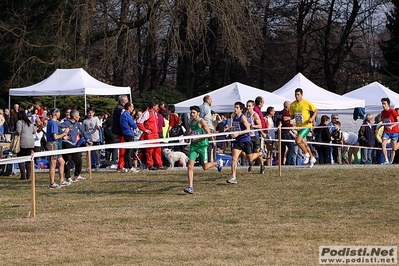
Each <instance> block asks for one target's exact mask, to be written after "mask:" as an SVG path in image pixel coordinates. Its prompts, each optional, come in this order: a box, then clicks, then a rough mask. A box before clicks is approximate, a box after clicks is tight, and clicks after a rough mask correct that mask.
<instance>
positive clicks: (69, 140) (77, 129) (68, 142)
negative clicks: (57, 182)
mask: <svg viewBox="0 0 399 266" xmlns="http://www.w3.org/2000/svg"><path fill="white" fill-rule="evenodd" d="M79 119H80V115H79V111H78V110H75V109H73V110H71V114H70V118H69V119H67V120H65V121H64V122H63V123H61V124H60V128H61V129H68V134H67V136H66V137H64V138H63V140H62V148H63V149H71V148H77V147H79V140H80V139H83V138H84V139H85V142H86V143H87V144H89V145H91V144H92V143H93V142H92V141H91V136H90V135H89V134H87V133H86V131H85V130H84V129H83V127H82V125H81V124H80V122H79ZM62 157H63V159H64V161H65V167H64V169H65V178H66V179H67V181H68V182H76V181H81V180H85V178H84V177H83V176H81V175H80V173H81V172H82V153H81V152H74V153H65V154H63V155H62ZM72 164H73V165H75V171H74V179H72V178H71V165H72Z"/></svg>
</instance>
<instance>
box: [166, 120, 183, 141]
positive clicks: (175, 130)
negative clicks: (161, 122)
mask: <svg viewBox="0 0 399 266" xmlns="http://www.w3.org/2000/svg"><path fill="white" fill-rule="evenodd" d="M171 117H173V119H175V122H176V124H175V126H174V127H172V128H171V129H170V131H169V137H178V136H181V135H184V130H183V126H182V123H181V122H180V124H178V123H177V120H176V117H175V116H174V115H172V116H171Z"/></svg>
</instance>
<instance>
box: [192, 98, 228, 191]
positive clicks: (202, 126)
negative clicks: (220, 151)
mask: <svg viewBox="0 0 399 266" xmlns="http://www.w3.org/2000/svg"><path fill="white" fill-rule="evenodd" d="M190 117H191V120H190V122H189V125H190V128H189V129H188V131H187V135H193V136H198V138H197V137H195V138H193V139H191V145H190V153H189V155H188V167H187V169H188V187H186V188H185V189H184V192H186V193H188V194H193V193H194V186H193V183H194V162H195V160H196V159H197V156H198V155H199V157H200V161H201V166H202V169H204V170H208V169H209V168H211V167H214V166H216V167H217V169H218V171H219V172H221V171H222V169H223V161H222V159H219V160H218V161H217V162H209V158H208V146H209V139H208V138H202V137H201V136H200V135H204V134H210V133H211V131H210V129H209V127H208V124H207V122H206V121H205V120H204V119H202V118H200V108H199V107H198V106H196V105H194V106H191V107H190Z"/></svg>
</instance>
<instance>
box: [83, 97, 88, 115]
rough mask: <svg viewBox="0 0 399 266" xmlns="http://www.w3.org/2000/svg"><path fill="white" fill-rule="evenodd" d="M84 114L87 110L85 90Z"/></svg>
mask: <svg viewBox="0 0 399 266" xmlns="http://www.w3.org/2000/svg"><path fill="white" fill-rule="evenodd" d="M83 112H84V114H86V112H87V99H86V92H85V110H84V111H83Z"/></svg>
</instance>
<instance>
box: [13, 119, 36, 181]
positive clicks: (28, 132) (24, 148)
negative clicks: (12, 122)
mask: <svg viewBox="0 0 399 266" xmlns="http://www.w3.org/2000/svg"><path fill="white" fill-rule="evenodd" d="M35 133H36V129H35V127H34V125H33V124H32V122H31V121H30V119H29V118H28V117H27V116H26V113H25V111H19V112H18V121H17V123H16V128H15V134H16V135H19V136H20V143H21V144H20V145H21V148H20V151H19V152H18V154H17V157H22V156H30V155H31V154H32V151H33V148H34V146H35V141H34V139H33V135H34V134H35ZM29 163H30V162H29V161H28V162H22V163H18V165H19V170H20V173H21V177H20V178H19V179H20V180H25V179H27V180H29V179H31V174H32V173H31V168H30V166H29Z"/></svg>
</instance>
